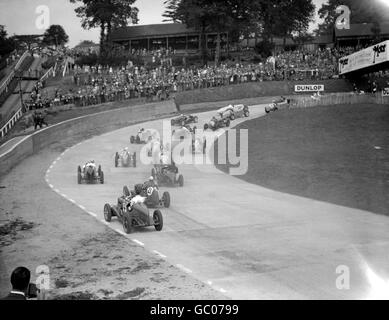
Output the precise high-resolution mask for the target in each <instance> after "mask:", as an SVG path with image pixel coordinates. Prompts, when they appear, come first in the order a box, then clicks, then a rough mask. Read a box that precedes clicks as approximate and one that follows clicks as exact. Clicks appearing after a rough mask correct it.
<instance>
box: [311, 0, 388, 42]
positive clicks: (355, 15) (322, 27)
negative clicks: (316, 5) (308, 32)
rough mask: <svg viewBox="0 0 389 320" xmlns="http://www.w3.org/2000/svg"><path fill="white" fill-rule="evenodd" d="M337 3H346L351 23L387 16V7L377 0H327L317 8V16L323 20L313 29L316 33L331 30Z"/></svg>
mask: <svg viewBox="0 0 389 320" xmlns="http://www.w3.org/2000/svg"><path fill="white" fill-rule="evenodd" d="M339 5H346V6H348V7H349V9H350V10H351V15H350V22H351V23H364V22H372V21H377V22H380V21H385V20H387V19H388V18H389V8H388V7H387V6H386V5H385V4H383V3H382V2H379V1H360V0H328V1H327V2H326V3H324V4H323V5H322V6H321V8H320V9H319V12H318V13H319V18H320V19H322V20H323V22H322V23H320V24H319V25H318V29H317V30H315V33H316V34H317V35H320V34H326V33H330V32H332V31H333V28H334V25H335V21H336V18H337V17H338V15H339V14H338V13H336V8H337V7H338V6H339Z"/></svg>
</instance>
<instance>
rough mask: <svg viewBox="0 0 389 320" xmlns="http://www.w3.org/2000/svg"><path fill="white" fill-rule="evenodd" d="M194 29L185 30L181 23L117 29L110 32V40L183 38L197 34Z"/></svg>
mask: <svg viewBox="0 0 389 320" xmlns="http://www.w3.org/2000/svg"><path fill="white" fill-rule="evenodd" d="M198 33H199V31H196V29H194V28H187V27H186V25H185V24H181V23H160V24H148V25H139V26H138V25H134V26H129V27H124V28H119V29H116V30H114V31H112V35H111V39H112V40H113V41H115V40H127V39H142V38H143V39H144V38H157V37H166V36H185V35H187V34H198Z"/></svg>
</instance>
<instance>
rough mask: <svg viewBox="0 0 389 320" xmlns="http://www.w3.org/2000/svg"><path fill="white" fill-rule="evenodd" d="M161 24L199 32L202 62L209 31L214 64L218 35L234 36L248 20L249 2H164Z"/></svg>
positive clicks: (218, 53)
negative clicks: (213, 45)
mask: <svg viewBox="0 0 389 320" xmlns="http://www.w3.org/2000/svg"><path fill="white" fill-rule="evenodd" d="M164 4H165V6H166V10H165V12H164V14H163V16H164V17H165V18H166V19H165V21H174V22H180V23H184V24H186V25H187V26H188V27H193V28H196V29H198V30H199V31H200V48H201V55H202V58H203V62H205V57H206V45H205V34H206V32H207V31H212V32H215V33H216V34H217V39H216V51H215V63H216V64H217V63H218V61H219V58H220V42H221V39H220V34H221V33H223V32H231V33H234V32H235V33H236V34H238V33H239V32H240V31H241V29H242V28H243V26H244V25H248V24H249V22H250V21H251V20H250V18H249V17H250V15H251V12H250V7H251V5H250V1H249V0H166V1H165V2H164Z"/></svg>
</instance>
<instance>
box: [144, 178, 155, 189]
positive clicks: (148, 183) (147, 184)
mask: <svg viewBox="0 0 389 320" xmlns="http://www.w3.org/2000/svg"><path fill="white" fill-rule="evenodd" d="M150 187H153V188H157V189H158V184H157V182H156V181H155V179H154V177H153V176H150V178H149V180H147V181H146V182H145V183H144V184H143V188H144V189H146V190H147V188H150Z"/></svg>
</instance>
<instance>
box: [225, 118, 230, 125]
mask: <svg viewBox="0 0 389 320" xmlns="http://www.w3.org/2000/svg"><path fill="white" fill-rule="evenodd" d="M226 126H227V127H229V126H230V119H228V120H227V122H226Z"/></svg>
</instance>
